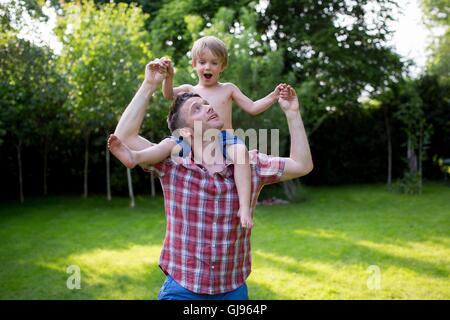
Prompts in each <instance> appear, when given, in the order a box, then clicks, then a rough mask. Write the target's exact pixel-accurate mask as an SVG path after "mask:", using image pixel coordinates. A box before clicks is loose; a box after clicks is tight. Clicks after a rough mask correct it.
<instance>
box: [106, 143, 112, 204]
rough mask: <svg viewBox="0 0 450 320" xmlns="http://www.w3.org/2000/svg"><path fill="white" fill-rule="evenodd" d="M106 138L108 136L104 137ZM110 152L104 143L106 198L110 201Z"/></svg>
mask: <svg viewBox="0 0 450 320" xmlns="http://www.w3.org/2000/svg"><path fill="white" fill-rule="evenodd" d="M106 139H107V140H108V136H107V137H106ZM110 158H111V157H110V154H109V150H108V144H106V198H107V199H108V201H111V173H110V166H109V164H110Z"/></svg>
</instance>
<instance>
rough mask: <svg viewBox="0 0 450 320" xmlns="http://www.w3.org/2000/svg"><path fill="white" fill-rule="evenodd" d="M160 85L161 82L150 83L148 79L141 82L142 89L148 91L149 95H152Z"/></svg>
mask: <svg viewBox="0 0 450 320" xmlns="http://www.w3.org/2000/svg"><path fill="white" fill-rule="evenodd" d="M158 85H159V84H157V83H150V82H148V81H144V82H142V84H141V89H142V90H144V91H145V92H146V93H147V95H150V96H151V95H152V94H153V93H154V92H155V91H156V89H157V88H158Z"/></svg>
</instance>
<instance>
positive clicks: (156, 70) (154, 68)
mask: <svg viewBox="0 0 450 320" xmlns="http://www.w3.org/2000/svg"><path fill="white" fill-rule="evenodd" d="M166 74H167V70H166V66H165V65H164V62H163V61H161V59H155V60H153V61H151V62H150V63H148V64H147V65H146V66H145V81H146V82H147V83H149V84H151V85H158V84H160V83H161V82H162V81H163V80H164V78H165V77H166Z"/></svg>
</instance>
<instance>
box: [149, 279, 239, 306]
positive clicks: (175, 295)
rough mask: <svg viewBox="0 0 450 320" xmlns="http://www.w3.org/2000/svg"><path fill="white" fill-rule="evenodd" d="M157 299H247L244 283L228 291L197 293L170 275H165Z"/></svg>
mask: <svg viewBox="0 0 450 320" xmlns="http://www.w3.org/2000/svg"><path fill="white" fill-rule="evenodd" d="M158 300H248V290H247V285H246V284H245V283H244V284H243V285H241V286H240V287H238V288H237V289H234V290H233V291H230V292H225V293H219V294H199V293H194V292H192V291H189V290H187V289H185V288H184V287H182V286H181V285H180V284H179V283H178V282H176V281H175V280H174V279H173V278H172V277H171V276H169V275H167V276H166V281H165V282H164V284H163V285H162V287H161V290H160V291H159V294H158Z"/></svg>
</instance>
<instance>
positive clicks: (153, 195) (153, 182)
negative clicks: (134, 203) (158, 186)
mask: <svg viewBox="0 0 450 320" xmlns="http://www.w3.org/2000/svg"><path fill="white" fill-rule="evenodd" d="M150 186H151V191H152V198H154V197H155V175H154V173H153V170H151V171H150Z"/></svg>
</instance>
